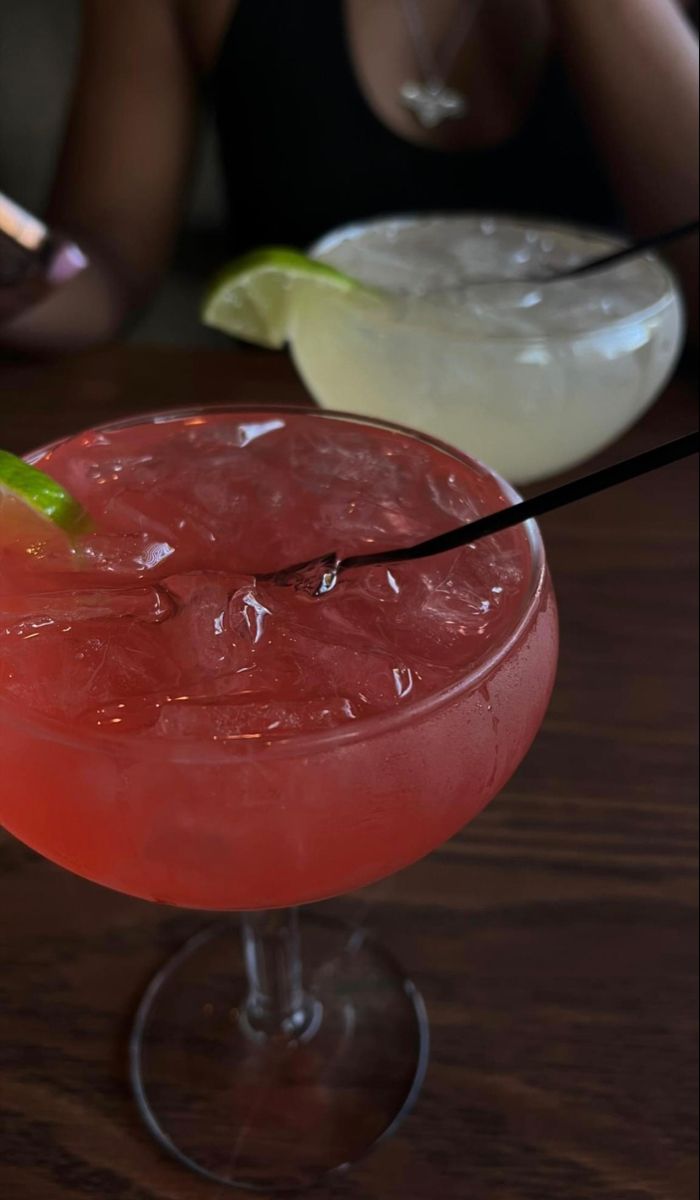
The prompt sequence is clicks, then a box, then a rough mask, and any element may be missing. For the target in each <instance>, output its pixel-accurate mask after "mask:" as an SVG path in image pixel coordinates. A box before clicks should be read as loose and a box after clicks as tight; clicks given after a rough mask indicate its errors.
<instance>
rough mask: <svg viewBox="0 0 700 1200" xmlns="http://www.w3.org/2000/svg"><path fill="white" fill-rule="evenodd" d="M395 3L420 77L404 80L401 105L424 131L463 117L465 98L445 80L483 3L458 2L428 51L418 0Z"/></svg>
mask: <svg viewBox="0 0 700 1200" xmlns="http://www.w3.org/2000/svg"><path fill="white" fill-rule="evenodd" d="M399 2H400V5H401V11H402V13H403V17H404V20H405V22H406V28H407V29H408V35H409V37H410V39H411V45H412V46H413V53H414V56H415V59H416V65H417V67H418V70H419V73H420V75H421V80H420V82H418V81H416V80H413V79H407V80H406V82H405V83H404V84H403V85H402V87H401V90H400V92H399V97H400V100H401V103H402V104H403V106H404V108H407V109H408V110H409V112H411V113H412V114H413V116H414V117H415V119H416V121H418V122H419V124H421V125H422V126H423V128H424V129H433V128H434V127H435V126H436V125H440V124H442V122H443V121H447V120H449V119H455V118H457V117H463V116H464V115H465V114H466V113H467V112H468V111H469V102H468V100H467V97H466V96H465V95H464V94H463V93H462V92H458V91H457V90H456V89H455V88H451V87H448V86H447V83H446V82H445V81H446V79H447V77H448V76H449V74H450V71H451V70H452V67H453V66H454V62H455V59H456V58H457V55H458V54H459V51H460V49H461V47H462V46H463V45H464V41H465V39H466V38H467V36H468V34H469V32H470V31H471V29H472V27H473V25H474V22H475V21H476V18H477V16H478V15H479V10H480V9H481V5H482V4H483V0H472V3H463V0H458V7H457V11H456V13H455V17H454V18H453V21H452V26H451V28H450V29H449V30H448V32H447V36H446V37H445V39H444V40H443V42H442V44H441V45H440V46H438V47H437V49H436V50H435V51H433V50H432V49H431V46H430V43H429V41H428V38H427V36H426V32H425V25H424V23H423V14H422V12H421V10H420V7H419V4H418V0H399Z"/></svg>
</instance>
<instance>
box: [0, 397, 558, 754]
mask: <svg viewBox="0 0 700 1200" xmlns="http://www.w3.org/2000/svg"><path fill="white" fill-rule="evenodd" d="M216 413H230V414H233V415H236V414H241V416H242V415H243V414H246V413H256V414H260V413H286V414H292V415H300V414H301V415H305V416H311V417H315V418H317V419H319V420H342V421H346V422H349V423H352V424H355V425H369V426H372V427H374V428H379V429H387V430H389V431H390V432H391V431H394V432H396V433H401V434H403V435H404V436H408V437H410V438H413V439H414V440H415V441H418V442H423V443H425V444H426V445H429V446H431V447H434V448H435V449H437V450H439V451H441V452H442V453H444V454H447V455H449V457H451V458H453V459H455V460H456V461H457V462H460V463H475V464H476V466H477V467H479V468H480V469H481V470H483V471H485V472H487V473H488V474H489V475H490V476H491V478H492V479H495V480H496V482H497V483H498V484H499V486H500V487H501V488H502V489H503V493H504V495H505V496H506V497H507V499H508V500H509V502H510V503H512V504H516V503H517V502H518V501H519V500H521V499H522V497H521V496H520V494H519V493H518V492H517V491H516V490H515V488H514V487H512V485H511V484H509V483H508V482H507V480H505V479H503V478H502V476H501V475H499V474H498V472H497V471H494V470H493V469H492V468H491V467H489V466H487V465H486V464H485V463H482V462H481V461H480V460H479V459H477V458H474V457H473V456H472V455H469V454H465V453H464V452H463V451H461V450H458V449H457V448H456V447H453V446H450V445H449V444H448V443H446V442H442V441H441V440H440V439H439V438H435V437H433V436H432V435H430V434H425V433H422V432H421V431H420V430H416V429H411V428H410V427H408V426H405V425H400V424H398V423H397V422H393V421H385V420H379V419H375V418H373V417H366V416H361V415H358V414H356V413H345V412H338V411H335V410H331V409H319V408H314V407H313V406H311V405H290V404H286V405H281V404H252V405H247V404H244V403H239V404H211V405H194V406H192V407H186V408H177V409H164V410H162V411H156V412H148V413H135V414H132V415H130V416H128V417H124V418H120V419H119V420H117V421H107V422H103V423H101V424H99V425H94V426H90V427H88V428H86V429H79V430H77V431H76V432H75V433H72V434H67V435H65V436H64V437H60V438H56V439H55V440H54V441H52V442H49V443H47V444H46V445H44V446H41V447H39V448H38V449H36V450H32V451H29V452H28V453H27V454H25V455H24V458H25V460H26V461H27V462H30V463H36V462H38V461H40V460H41V458H42V457H43V456H44V455H46V454H47V453H49V452H50V451H52V450H54V449H55V448H56V447H58V446H62V445H65V443H66V442H70V441H72V440H73V439H74V438H76V437H81V436H84V435H85V434H87V433H109V432H110V431H112V430H119V429H128V428H131V427H135V426H138V425H156V424H163V425H165V424H169V423H174V422H176V421H178V420H181V419H186V418H188V417H193V416H206V415H208V414H216ZM522 528H523V530H524V532H525V533H526V536H527V539H528V542H529V546H530V578H529V581H528V589H527V593H526V595H525V597H524V599H523V603H522V607H521V611H520V613H519V616H518V618H517V620H516V622H515V624H514V625H513V627H512V628H511V629H509V630H508V631H507V633H506V634H505V636H504V637H503V638H501V639H500V640H499V641H498V642H497V643H496V644H495V646H494V647H493V648H492V650H491V651H490V652H489V653H488V654H486V655H485V656H484V657H483V658H481V659H479V660H478V661H477V663H476V665H475V666H474V668H473V669H472V670H467V671H466V673H465V674H464V675H460V677H459V678H458V679H457V680H456V681H455V682H453V683H451V684H449V686H448V687H445V688H438V689H437V690H436V691H434V692H430V693H429V695H427V696H425V697H424V698H423V699H421V700H418V701H416V702H415V703H412V704H408V705H406V706H405V707H404V706H402V707H399V708H393V709H388V710H386V711H384V712H380V713H372V714H370V715H369V716H365V717H361V718H360V719H359V720H357V721H355V722H352V723H348V724H347V725H342V726H336V727H334V728H332V729H323V730H318V731H316V732H312V733H302V734H299V735H294V734H292V735H291V736H288V737H279V738H268V739H265V738H264V737H260V738H257V737H256V738H254V739H251V738H232V739H224V738H220V739H216V738H211V737H210V738H207V737H184V738H182V739H175V738H172V739H170V738H167V737H158V738H156V737H153V736H151V737H148V736H144V734H143V733H122V734H117V735H116V736H115V735H114V734H107V733H101V732H100V731H94V730H86V731H84V732H80V733H77V732H75V731H74V730H72V729H71V728H69V727H67V726H65V725H63V724H62V723H61V722H60V721H58V720H55V719H53V718H51V717H42V716H41V715H40V714H37V713H34V712H31V711H30V710H27V711H26V712H25V713H22V714H21V715H20V716H19V718H18V716H17V711H16V705H15V708H13V709H12V710H11V711H10V712H7V711H6V700H3V698H2V696H1V695H0V724H3V723H4V724H7V725H12V724H13V723H14V725H15V727H21V728H23V729H24V730H25V731H26V730H29V731H30V732H31V733H37V732H38V733H39V734H40V735H41V736H42V737H43V738H44V739H45V740H50V741H54V742H59V743H61V744H63V745H70V746H72V747H73V748H77V749H80V750H84V749H86V748H88V747H89V748H96V749H102V750H105V751H107V752H109V753H111V754H112V755H114V754H120V753H122V754H125V753H129V754H131V755H132V757H143V756H145V757H149V756H151V757H152V756H153V753H154V750H155V749H156V748H157V749H158V756H159V758H160V759H161V760H167V761H169V762H202V763H204V762H230V763H233V762H234V761H244V762H246V763H250V762H252V761H254V760H258V759H260V760H262V759H265V760H270V759H275V758H298V757H303V756H306V755H310V754H311V753H313V752H315V751H318V750H321V751H323V750H325V749H328V748H334V747H335V746H345V745H348V744H351V743H355V742H360V743H365V742H369V741H371V740H373V739H374V738H375V737H378V736H381V735H382V734H383V733H385V732H387V731H391V730H392V729H394V728H397V727H401V726H403V725H406V724H410V723H411V722H416V723H417V722H418V721H420V720H422V719H424V718H425V717H426V716H429V715H431V714H433V713H434V712H436V711H438V710H440V709H442V708H444V707H446V706H447V705H448V704H450V703H452V702H453V701H454V700H455V699H457V698H458V697H459V696H461V695H462V694H463V693H465V692H468V691H470V690H472V689H473V688H475V687H478V686H479V684H480V683H481V682H482V681H483V679H484V678H486V677H487V676H488V675H490V674H491V672H492V671H493V670H494V669H495V668H496V667H497V666H498V665H499V663H500V662H502V661H503V659H504V658H505V657H506V656H507V654H508V653H509V651H510V650H511V649H512V647H513V646H515V645H516V644H517V643H518V642H519V640H520V638H521V637H522V635H523V634H524V633H525V632H526V630H527V629H528V627H529V626H530V624H531V621H532V618H533V616H534V614H535V612H536V611H537V608H538V607H539V603H540V599H541V596H542V592H543V590H544V586H545V582H546V579H547V562H546V556H545V550H544V543H543V540H542V535H541V533H540V530H539V526H538V525H537V522H536V521H535V520H533V519H530V520H528V521H524V522H523V523H522Z"/></svg>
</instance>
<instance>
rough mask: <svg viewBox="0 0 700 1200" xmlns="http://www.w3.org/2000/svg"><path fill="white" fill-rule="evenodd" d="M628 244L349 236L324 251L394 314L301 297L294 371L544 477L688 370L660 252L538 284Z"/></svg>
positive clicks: (563, 231)
mask: <svg viewBox="0 0 700 1200" xmlns="http://www.w3.org/2000/svg"><path fill="white" fill-rule="evenodd" d="M623 244H624V243H623V242H622V240H621V239H620V238H619V237H616V236H614V235H611V234H607V233H602V232H596V231H592V230H589V229H582V228H577V227H575V226H568V225H563V224H556V223H552V222H544V221H536V220H534V219H530V218H527V219H525V218H523V219H517V218H514V217H507V216H499V217H480V216H466V215H456V214H453V215H427V216H411V217H386V218H383V219H380V220H377V221H374V222H369V223H366V224H357V225H351V226H347V227H345V228H343V229H339V230H336V231H334V232H332V233H329V234H328V235H327V236H326V237H324V238H322V239H321V240H320V241H319V242H317V243H316V245H315V246H314V247H312V249H311V252H310V253H311V255H312V257H313V258H316V259H318V260H319V261H321V262H324V263H326V264H329V265H330V266H333V267H336V268H337V269H338V270H340V271H342V272H345V273H346V274H348V275H350V276H352V277H353V278H355V279H357V280H359V281H360V282H361V283H365V284H368V285H372V286H375V287H377V288H379V289H381V291H382V292H383V293H384V295H385V297H386V298H385V302H384V303H374V304H372V303H359V302H358V300H357V298H356V296H355V295H352V294H351V295H347V294H345V295H344V294H343V293H342V292H340V291H332V290H330V289H323V290H321V289H299V295H298V297H297V298H295V310H294V316H293V320H292V322H291V328H290V349H291V353H292V356H293V358H294V362H295V364H296V367H297V369H298V371H299V373H300V375H301V377H302V378H303V380H304V382H305V383H306V385H307V387H308V388H309V390H310V391H311V393H312V395H313V396H314V397H315V398H316V400H318V402H319V403H320V404H323V405H326V406H328V407H329V408H338V409H343V410H344V411H348V412H362V413H367V414H369V415H371V416H373V417H378V418H381V419H386V420H396V421H405V422H406V423H407V424H409V425H411V426H413V427H415V428H416V429H421V430H423V431H424V432H426V433H429V434H433V435H434V436H438V437H441V438H444V439H445V440H446V441H448V442H450V443H451V444H453V445H455V446H458V447H459V448H460V449H462V450H464V451H465V452H466V453H468V454H471V455H473V456H475V457H476V458H479V459H481V460H482V461H484V462H487V463H489V464H490V465H491V466H492V467H493V468H495V469H496V470H498V471H500V472H501V473H502V474H503V475H505V477H506V478H507V479H510V480H512V481H513V482H515V483H528V482H530V481H532V480H535V479H540V478H543V477H544V476H546V475H551V474H553V473H554V472H556V471H561V470H564V469H565V468H567V467H570V466H572V465H574V464H575V463H577V462H580V461H583V460H584V459H586V458H588V457H589V456H590V455H592V454H594V453H595V452H596V451H597V450H599V449H601V448H602V447H603V446H605V445H607V444H608V443H610V442H612V441H613V440H614V439H615V438H617V437H618V436H619V435H620V434H621V433H622V432H623V431H624V430H625V429H626V428H627V427H628V426H630V425H631V424H632V423H633V422H634V421H635V420H636V419H637V418H638V417H639V416H640V415H641V414H642V413H643V412H644V411H645V409H647V408H648V407H649V406H650V405H651V404H652V402H653V400H654V399H655V398H656V396H657V395H658V394H659V392H660V390H661V388H662V387H663V385H664V383H665V381H666V380H667V379H668V377H669V375H670V373H671V371H672V369H673V367H674V365H675V362H676V360H677V358H678V354H679V352H680V349H681V345H682V336H683V312H682V305H681V300H680V294H679V291H678V288H677V287H676V285H675V283H674V280H673V277H672V275H671V273H670V271H669V270H668V269H667V268H666V267H665V265H664V264H663V263H662V262H661V260H660V259H658V258H656V257H655V256H654V255H652V254H645V255H642V256H640V257H639V258H636V259H631V260H629V261H627V262H624V263H620V264H618V265H617V266H615V267H611V268H608V269H607V270H603V271H600V272H596V273H593V274H591V275H587V276H582V277H580V278H572V279H563V280H560V281H550V282H546V283H543V284H538V283H536V282H531V281H530V282H528V280H529V279H530V280H531V278H532V277H534V278H535V279H537V278H539V277H540V276H547V275H549V274H555V273H556V272H557V271H563V270H565V269H568V268H572V267H574V266H576V265H578V264H579V263H581V262H583V261H585V260H587V259H590V258H593V257H599V256H602V255H603V254H606V253H609V252H611V251H613V250H615V249H616V248H618V247H620V246H622V245H623Z"/></svg>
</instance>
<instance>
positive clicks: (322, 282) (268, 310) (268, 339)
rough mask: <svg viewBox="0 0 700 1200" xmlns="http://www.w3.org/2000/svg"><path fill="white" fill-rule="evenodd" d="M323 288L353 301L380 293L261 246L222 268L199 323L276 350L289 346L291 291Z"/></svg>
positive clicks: (302, 257) (293, 254)
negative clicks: (201, 322) (352, 298)
mask: <svg viewBox="0 0 700 1200" xmlns="http://www.w3.org/2000/svg"><path fill="white" fill-rule="evenodd" d="M303 287H315V288H323V289H329V290H332V291H335V292H336V293H339V294H344V295H346V296H354V297H356V298H357V299H358V300H360V299H361V300H363V301H364V302H367V301H373V300H374V301H376V300H377V299H380V298H381V295H382V293H381V292H380V291H379V290H378V289H376V288H371V287H367V286H366V285H365V284H362V283H360V282H359V281H358V280H356V279H352V278H351V277H350V276H349V275H344V274H343V272H342V271H337V270H336V269H335V268H334V267H330V266H328V265H327V264H326V263H320V262H316V261H315V259H313V258H309V257H308V256H307V255H306V254H302V253H301V251H299V250H294V249H292V248H291V247H289V246H262V247H260V248H259V249H257V250H251V251H250V252H249V253H248V254H243V255H241V257H240V258H236V259H234V260H233V261H232V262H230V263H227V264H226V266H224V267H222V268H221V270H220V271H218V273H217V274H216V275H215V277H214V279H213V280H212V282H211V284H210V286H209V288H208V290H207V293H206V296H205V298H204V303H203V306H202V321H203V322H204V324H205V325H209V326H210V327H211V328H213V329H219V330H222V331H223V332H224V333H228V334H230V335H231V336H232V337H239V338H241V339H242V340H243V341H248V342H254V343H255V344H256V345H259V346H265V347H267V348H268V349H275V350H278V349H280V348H281V347H282V346H284V344H285V342H287V341H288V340H289V331H290V325H291V309H292V302H293V299H294V295H295V291H297V289H299V288H303Z"/></svg>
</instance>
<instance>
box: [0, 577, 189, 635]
mask: <svg viewBox="0 0 700 1200" xmlns="http://www.w3.org/2000/svg"><path fill="white" fill-rule="evenodd" d="M174 613H175V604H174V602H173V600H172V598H171V597H170V596H169V595H168V593H167V592H166V591H165V590H164V589H163V588H161V587H158V586H155V587H132V588H81V589H78V590H73V591H56V592H43V593H35V594H30V595H23V594H15V595H8V596H0V635H1V634H6V635H7V634H16V635H17V636H20V637H21V636H25V635H26V634H27V633H28V632H29V631H31V630H32V629H34V628H37V629H38V628H43V629H46V628H48V627H49V626H54V627H56V628H57V629H58V628H59V627H60V628H61V629H63V630H64V631H66V629H67V628H70V627H72V626H73V625H75V624H76V623H78V622H83V621H100V620H105V619H107V618H109V617H112V618H115V619H118V618H131V619H133V620H138V621H147V622H159V621H164V620H166V619H167V618H168V617H171V616H173V615H174Z"/></svg>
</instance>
